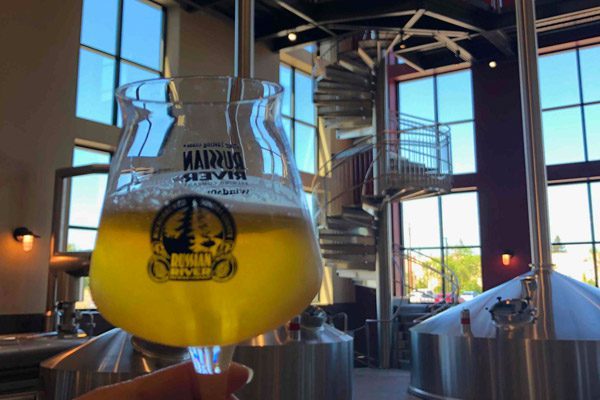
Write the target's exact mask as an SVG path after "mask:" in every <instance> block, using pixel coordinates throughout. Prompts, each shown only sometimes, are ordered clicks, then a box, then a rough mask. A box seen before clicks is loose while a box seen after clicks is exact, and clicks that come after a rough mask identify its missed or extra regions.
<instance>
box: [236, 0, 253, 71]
mask: <svg viewBox="0 0 600 400" xmlns="http://www.w3.org/2000/svg"><path fill="white" fill-rule="evenodd" d="M234 74H235V76H238V77H240V78H252V77H254V0H235V62H234Z"/></svg>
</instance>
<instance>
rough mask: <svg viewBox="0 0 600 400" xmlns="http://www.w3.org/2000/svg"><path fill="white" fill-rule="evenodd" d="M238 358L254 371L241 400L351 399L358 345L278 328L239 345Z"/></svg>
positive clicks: (327, 329)
mask: <svg viewBox="0 0 600 400" xmlns="http://www.w3.org/2000/svg"><path fill="white" fill-rule="evenodd" d="M234 360H235V361H237V362H240V363H242V364H245V365H248V366H249V367H251V368H252V369H253V370H254V380H253V381H252V382H251V383H249V384H248V385H247V386H245V387H244V388H243V389H242V390H241V391H240V392H239V397H240V399H243V400H267V399H268V400H351V399H352V373H353V364H354V347H353V339H352V337H351V336H348V335H346V334H345V333H343V332H341V331H339V330H337V329H335V328H333V327H331V326H330V325H327V324H325V325H323V327H322V328H321V329H320V330H308V329H304V328H303V329H301V330H300V331H295V332H293V331H292V332H288V331H287V329H285V328H280V329H277V330H274V331H271V332H269V333H266V334H263V335H260V336H257V337H255V338H254V339H252V340H250V341H247V342H245V343H242V344H240V345H239V346H238V348H237V350H236V352H235V355H234Z"/></svg>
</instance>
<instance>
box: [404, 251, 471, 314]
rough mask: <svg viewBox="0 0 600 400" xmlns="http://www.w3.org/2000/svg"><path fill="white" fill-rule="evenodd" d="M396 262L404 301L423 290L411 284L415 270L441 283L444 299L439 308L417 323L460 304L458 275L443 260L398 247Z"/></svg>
mask: <svg viewBox="0 0 600 400" xmlns="http://www.w3.org/2000/svg"><path fill="white" fill-rule="evenodd" d="M394 262H395V268H396V273H397V275H400V276H399V277H398V276H396V278H395V283H396V284H400V285H401V286H402V293H401V296H400V297H401V298H402V299H403V301H407V300H409V298H410V294H411V293H414V292H415V291H417V290H419V289H421V288H418V287H416V286H414V285H413V284H411V282H412V281H413V277H412V276H411V275H412V274H413V273H414V269H415V268H417V269H422V271H421V272H422V273H426V272H429V273H430V274H433V279H436V280H438V281H439V282H440V286H441V294H442V298H441V299H440V301H439V306H438V307H434V308H433V309H432V311H431V313H429V314H427V315H424V316H423V317H422V318H420V319H419V321H417V322H420V321H421V320H424V319H426V318H429V317H431V316H432V315H435V314H437V313H438V312H441V311H443V310H444V309H445V308H447V306H449V305H453V304H456V303H458V300H459V294H460V283H459V280H458V277H457V276H456V273H454V271H453V270H452V269H451V268H450V267H449V266H448V265H447V264H445V263H443V262H442V261H441V260H436V259H434V258H432V257H430V256H428V255H427V254H424V253H422V252H420V251H417V250H414V249H407V248H403V247H399V246H396V247H395V248H394ZM429 278H430V279H431V278H432V277H431V276H430V277H429ZM424 295H425V297H426V296H427V294H424ZM448 299H449V301H448ZM434 300H435V298H431V302H433V301H434Z"/></svg>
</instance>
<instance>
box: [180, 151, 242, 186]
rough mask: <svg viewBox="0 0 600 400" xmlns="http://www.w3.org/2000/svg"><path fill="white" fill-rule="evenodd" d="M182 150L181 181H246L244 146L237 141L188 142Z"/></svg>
mask: <svg viewBox="0 0 600 400" xmlns="http://www.w3.org/2000/svg"><path fill="white" fill-rule="evenodd" d="M183 147H184V150H183V152H182V161H183V164H182V171H185V172H184V173H183V174H181V175H179V176H177V177H176V178H175V179H176V180H177V181H180V182H184V183H188V182H207V181H216V182H220V181H245V180H246V179H247V177H246V165H245V163H244V155H243V152H242V148H241V147H240V146H239V145H238V144H235V143H188V144H185V145H184V146H183Z"/></svg>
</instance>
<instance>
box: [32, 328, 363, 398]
mask: <svg viewBox="0 0 600 400" xmlns="http://www.w3.org/2000/svg"><path fill="white" fill-rule="evenodd" d="M159 350H160V349H159ZM175 350H177V349H175ZM158 352H159V353H160V351H158ZM162 355H163V356H162V357H152V356H147V355H142V354H141V353H139V352H138V351H137V350H136V349H135V347H134V345H133V344H132V340H131V335H130V334H128V333H127V332H125V331H123V330H121V329H113V330H111V331H109V332H106V333H104V334H102V335H100V336H98V337H96V338H93V339H91V340H90V341H88V342H87V343H85V344H84V345H82V346H79V347H77V348H75V349H72V350H70V351H67V352H65V353H62V354H59V355H58V356H55V357H53V358H51V359H49V360H46V361H44V362H43V363H42V365H41V372H42V379H43V383H44V389H45V392H46V395H47V400H53V399H54V400H68V399H72V398H74V397H76V396H79V395H81V394H83V393H86V392H88V391H90V390H92V389H94V388H96V387H100V386H105V385H108V384H112V383H116V382H120V381H123V380H127V379H131V378H134V377H136V376H139V375H143V374H146V373H149V372H152V371H155V370H157V369H160V368H163V367H165V366H168V365H172V364H175V363H178V362H180V361H182V359H183V358H186V357H187V351H186V350H185V349H182V352H181V353H177V352H176V351H175V353H172V352H171V353H169V354H168V357H169V358H165V356H164V355H165V353H164V352H163V353H162ZM234 360H236V361H238V362H241V363H244V364H246V365H248V366H250V367H251V368H252V369H254V373H255V374H254V380H253V382H251V383H250V384H249V385H248V386H247V387H246V388H245V389H243V391H242V392H241V394H240V398H242V399H244V400H251V399H260V400H267V399H269V400H278V399H282V400H283V399H285V400H300V399H302V400H320V399H323V400H325V399H327V400H346V399H348V400H350V399H351V398H352V366H353V346H352V338H351V337H350V336H348V335H346V334H344V333H342V332H340V331H338V330H337V329H335V328H333V327H330V326H329V325H325V326H324V327H323V328H322V329H321V330H318V331H309V330H305V329H302V330H301V331H297V332H289V333H288V331H287V329H286V328H280V329H278V330H275V331H272V332H269V333H266V334H263V335H260V336H257V337H256V338H254V339H252V340H250V341H248V342H245V343H242V344H240V345H238V347H237V350H236V352H235V355H234Z"/></svg>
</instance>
